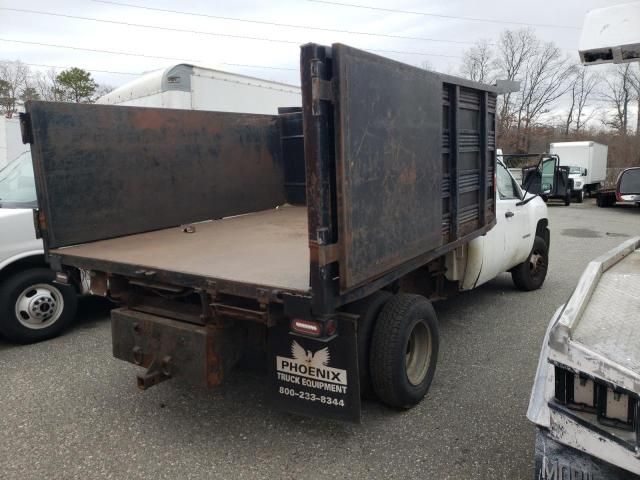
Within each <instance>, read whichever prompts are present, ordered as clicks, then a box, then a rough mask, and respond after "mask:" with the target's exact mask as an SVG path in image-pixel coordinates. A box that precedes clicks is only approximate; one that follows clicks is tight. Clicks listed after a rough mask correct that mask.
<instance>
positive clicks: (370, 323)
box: [345, 290, 393, 399]
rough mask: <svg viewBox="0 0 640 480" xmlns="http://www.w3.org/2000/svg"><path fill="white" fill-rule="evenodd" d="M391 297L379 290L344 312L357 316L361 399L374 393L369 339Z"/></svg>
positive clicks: (372, 397)
mask: <svg viewBox="0 0 640 480" xmlns="http://www.w3.org/2000/svg"><path fill="white" fill-rule="evenodd" d="M391 297H393V295H392V294H391V293H390V292H387V291H385V290H380V291H379V292H376V293H374V294H373V295H370V296H368V297H366V298H363V299H362V300H358V301H357V302H354V303H352V304H350V305H347V307H346V308H345V311H346V312H347V313H351V314H353V315H358V316H359V317H360V318H359V319H358V335H357V342H358V373H359V377H360V395H361V396H362V397H363V398H367V399H374V398H375V396H376V395H375V392H374V391H373V388H372V387H371V374H370V372H369V351H370V350H371V339H372V337H373V327H374V325H375V322H376V319H377V318H378V315H379V314H380V311H381V310H382V308H383V307H384V306H385V304H386V303H387V302H388V301H389V299H390V298H391Z"/></svg>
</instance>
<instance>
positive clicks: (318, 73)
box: [311, 58, 333, 116]
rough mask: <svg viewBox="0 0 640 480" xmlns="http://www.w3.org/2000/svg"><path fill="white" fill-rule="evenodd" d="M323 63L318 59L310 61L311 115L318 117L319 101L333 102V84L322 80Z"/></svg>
mask: <svg viewBox="0 0 640 480" xmlns="http://www.w3.org/2000/svg"><path fill="white" fill-rule="evenodd" d="M323 77H324V63H323V62H322V61H321V60H319V59H317V58H316V59H314V60H312V61H311V113H312V114H313V115H314V116H317V115H320V113H321V111H320V101H322V100H325V101H328V102H333V84H332V83H331V81H328V80H323Z"/></svg>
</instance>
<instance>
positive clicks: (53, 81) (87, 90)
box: [0, 60, 113, 117]
mask: <svg viewBox="0 0 640 480" xmlns="http://www.w3.org/2000/svg"><path fill="white" fill-rule="evenodd" d="M111 90H113V88H112V87H109V86H107V85H99V84H98V83H97V82H96V81H95V80H94V79H93V78H92V76H91V73H90V72H87V71H86V70H83V69H81V68H76V67H73V68H68V69H66V70H62V71H61V72H59V73H57V72H56V70H54V69H50V70H48V71H46V72H42V71H40V70H32V69H31V68H30V67H29V66H28V65H25V64H24V63H22V62H21V61H19V60H16V61H6V60H5V61H0V114H2V115H4V116H6V117H11V116H13V115H15V114H16V113H17V112H18V111H19V110H20V109H21V107H22V106H23V105H24V102H26V101H28V100H50V101H57V102H76V103H92V102H94V101H95V100H96V99H97V98H98V97H100V96H102V95H104V94H105V93H108V92H109V91H111Z"/></svg>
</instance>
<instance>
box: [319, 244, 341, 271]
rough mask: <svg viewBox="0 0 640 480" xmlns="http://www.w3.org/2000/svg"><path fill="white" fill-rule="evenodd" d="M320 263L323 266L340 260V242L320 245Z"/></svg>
mask: <svg viewBox="0 0 640 480" xmlns="http://www.w3.org/2000/svg"><path fill="white" fill-rule="evenodd" d="M317 248H318V265H319V266H321V267H323V266H325V265H329V264H330V263H333V262H337V261H338V244H337V243H332V244H330V245H318V247H317Z"/></svg>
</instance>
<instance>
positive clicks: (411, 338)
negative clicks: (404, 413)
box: [369, 293, 439, 408]
mask: <svg viewBox="0 0 640 480" xmlns="http://www.w3.org/2000/svg"><path fill="white" fill-rule="evenodd" d="M438 346H439V334H438V321H437V318H436V313H435V311H434V310H433V306H432V305H431V302H429V301H428V300H427V299H426V298H424V297H422V296H420V295H409V294H402V293H401V294H398V295H396V296H394V297H393V298H392V299H390V300H389V301H388V302H387V304H386V305H385V306H384V308H383V309H382V312H380V315H379V316H378V320H377V321H376V324H375V327H374V331H373V338H372V342H371V352H370V355H369V363H370V370H371V384H372V386H373V390H374V392H375V393H376V395H377V396H378V398H379V399H380V400H381V401H382V402H383V403H385V404H387V405H389V406H391V407H396V408H410V407H412V406H414V405H416V404H417V403H419V402H420V401H421V400H422V399H423V398H424V396H425V395H426V393H427V391H428V390H429V387H430V386H431V381H432V380H433V376H434V374H435V371H436V363H437V361H438Z"/></svg>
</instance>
